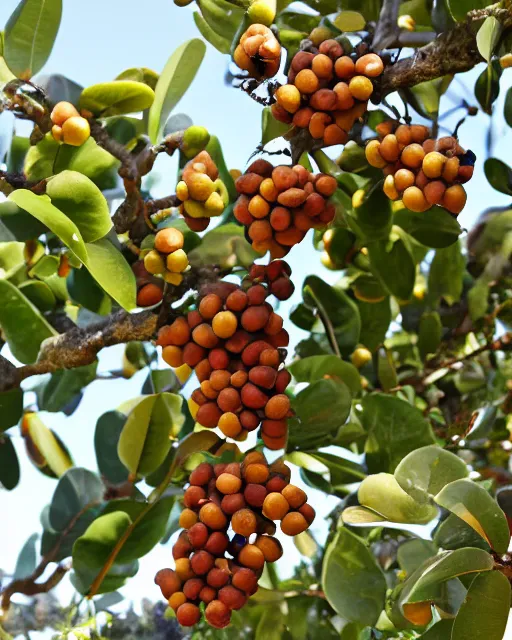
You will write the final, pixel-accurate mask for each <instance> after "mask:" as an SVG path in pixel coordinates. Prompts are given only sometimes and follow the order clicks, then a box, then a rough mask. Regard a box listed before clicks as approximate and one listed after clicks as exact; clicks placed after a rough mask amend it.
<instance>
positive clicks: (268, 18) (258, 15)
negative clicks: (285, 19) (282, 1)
mask: <svg viewBox="0 0 512 640" xmlns="http://www.w3.org/2000/svg"><path fill="white" fill-rule="evenodd" d="M247 15H248V17H249V20H250V21H251V22H252V23H259V24H263V25H265V26H266V27H270V25H271V24H272V23H273V22H274V18H275V17H276V0H255V1H254V2H252V3H251V5H250V6H249V8H248V9H247Z"/></svg>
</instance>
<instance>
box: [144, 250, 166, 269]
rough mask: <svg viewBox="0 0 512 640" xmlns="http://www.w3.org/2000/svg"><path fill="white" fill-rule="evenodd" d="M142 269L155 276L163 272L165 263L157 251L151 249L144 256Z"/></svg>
mask: <svg viewBox="0 0 512 640" xmlns="http://www.w3.org/2000/svg"><path fill="white" fill-rule="evenodd" d="M144 267H145V268H146V271H149V273H151V274H153V275H157V274H159V273H163V272H164V271H165V262H164V259H163V258H162V256H161V255H160V254H159V253H158V251H156V250H155V249H153V250H151V251H150V252H149V253H147V254H146V255H145V256H144Z"/></svg>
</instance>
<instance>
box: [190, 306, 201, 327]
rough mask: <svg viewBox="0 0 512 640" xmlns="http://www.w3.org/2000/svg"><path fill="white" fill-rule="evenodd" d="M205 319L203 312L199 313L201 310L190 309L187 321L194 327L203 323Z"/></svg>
mask: <svg viewBox="0 0 512 640" xmlns="http://www.w3.org/2000/svg"><path fill="white" fill-rule="evenodd" d="M202 321H203V318H202V316H201V314H200V313H199V311H195V310H194V311H189V312H188V313H187V322H188V326H189V327H190V328H191V329H193V328H194V327H197V325H198V324H201V322H202Z"/></svg>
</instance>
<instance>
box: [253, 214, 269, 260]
mask: <svg viewBox="0 0 512 640" xmlns="http://www.w3.org/2000/svg"><path fill="white" fill-rule="evenodd" d="M248 234H249V237H250V239H251V240H252V241H253V243H254V244H261V243H264V242H265V241H267V240H269V239H270V238H272V227H271V226H270V222H269V221H268V220H255V221H254V222H253V223H252V224H251V226H250V227H249V231H248ZM260 252H261V253H264V252H265V249H262V250H261V251H260Z"/></svg>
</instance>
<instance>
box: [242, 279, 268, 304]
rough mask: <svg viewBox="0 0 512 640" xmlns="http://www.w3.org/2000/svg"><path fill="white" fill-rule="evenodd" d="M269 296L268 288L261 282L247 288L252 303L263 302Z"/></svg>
mask: <svg viewBox="0 0 512 640" xmlns="http://www.w3.org/2000/svg"><path fill="white" fill-rule="evenodd" d="M267 296H268V291H267V288H266V287H264V286H263V285H261V284H255V285H253V286H252V287H249V289H247V298H248V302H249V304H250V305H259V304H263V303H264V302H265V298H266V297H267Z"/></svg>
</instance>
